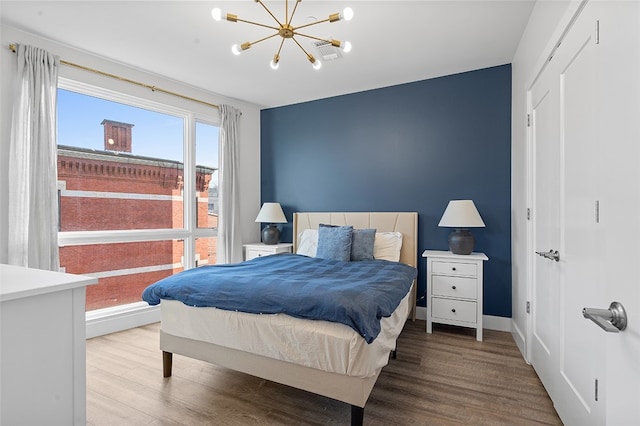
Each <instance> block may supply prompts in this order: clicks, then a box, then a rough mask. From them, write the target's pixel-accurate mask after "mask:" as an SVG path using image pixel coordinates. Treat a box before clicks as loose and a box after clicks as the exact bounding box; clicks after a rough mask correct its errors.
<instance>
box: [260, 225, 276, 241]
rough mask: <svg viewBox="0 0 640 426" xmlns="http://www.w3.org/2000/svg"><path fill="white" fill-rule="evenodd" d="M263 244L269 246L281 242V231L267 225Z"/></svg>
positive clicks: (263, 233) (263, 230) (263, 232)
mask: <svg viewBox="0 0 640 426" xmlns="http://www.w3.org/2000/svg"><path fill="white" fill-rule="evenodd" d="M262 242H263V243H265V244H269V245H273V244H278V243H279V242H280V230H279V229H278V227H277V226H276V225H273V224H271V225H267V226H265V227H264V229H262Z"/></svg>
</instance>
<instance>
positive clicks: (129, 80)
mask: <svg viewBox="0 0 640 426" xmlns="http://www.w3.org/2000/svg"><path fill="white" fill-rule="evenodd" d="M9 50H11V51H12V52H13V53H16V50H17V47H16V44H10V45H9ZM60 63H61V64H63V65H67V66H69V67H73V68H78V69H81V70H84V71H89V72H92V73H94V74H99V75H102V76H105V77H111V78H114V79H116V80H120V81H124V82H127V83H131V84H135V85H137V86H141V87H146V88H147V89H150V90H151V91H152V92H161V93H165V94H167V95H172V96H177V97H178V98H182V99H187V100H189V101H193V102H198V103H200V104H203V105H207V106H210V107H212V108H220V106H219V105H216V104H212V103H210V102H205V101H201V100H200V99H196V98H192V97H190V96H185V95H181V94H180V93H176V92H172V91H170V90H165V89H162V88H160V87H156V86H152V85H150V84H145V83H141V82H139V81H135V80H131V79H129V78H126V77H120V76H119V75H115V74H110V73H108V72H104V71H100V70H97V69H95V68H89V67H85V66H84V65H78V64H74V63H73V62H67V61H64V60H62V59H61V60H60Z"/></svg>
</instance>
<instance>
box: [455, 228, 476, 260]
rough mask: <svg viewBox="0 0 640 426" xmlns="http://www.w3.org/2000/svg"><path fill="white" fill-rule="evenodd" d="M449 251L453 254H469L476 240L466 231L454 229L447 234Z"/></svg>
mask: <svg viewBox="0 0 640 426" xmlns="http://www.w3.org/2000/svg"><path fill="white" fill-rule="evenodd" d="M448 241H449V250H451V253H453V254H471V252H473V247H474V246H475V245H476V240H475V238H473V235H471V232H470V231H469V230H468V229H456V230H455V231H452V232H451V233H450V234H449V240H448Z"/></svg>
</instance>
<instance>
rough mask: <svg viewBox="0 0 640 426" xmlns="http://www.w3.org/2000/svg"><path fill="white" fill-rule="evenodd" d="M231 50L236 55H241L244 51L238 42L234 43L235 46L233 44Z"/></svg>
mask: <svg viewBox="0 0 640 426" xmlns="http://www.w3.org/2000/svg"><path fill="white" fill-rule="evenodd" d="M231 51H232V52H233V54H234V55H239V54H241V53H242V50H240V46H238V45H237V44H234V45H233V46H231Z"/></svg>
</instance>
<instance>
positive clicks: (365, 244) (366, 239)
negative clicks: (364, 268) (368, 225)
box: [351, 229, 376, 261]
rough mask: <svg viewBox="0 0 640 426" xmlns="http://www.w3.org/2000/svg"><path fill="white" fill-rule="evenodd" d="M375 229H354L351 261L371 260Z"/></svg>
mask: <svg viewBox="0 0 640 426" xmlns="http://www.w3.org/2000/svg"><path fill="white" fill-rule="evenodd" d="M375 240H376V230H375V229H354V230H353V236H352V239H351V260H352V261H358V260H373V243H374V242H375Z"/></svg>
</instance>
